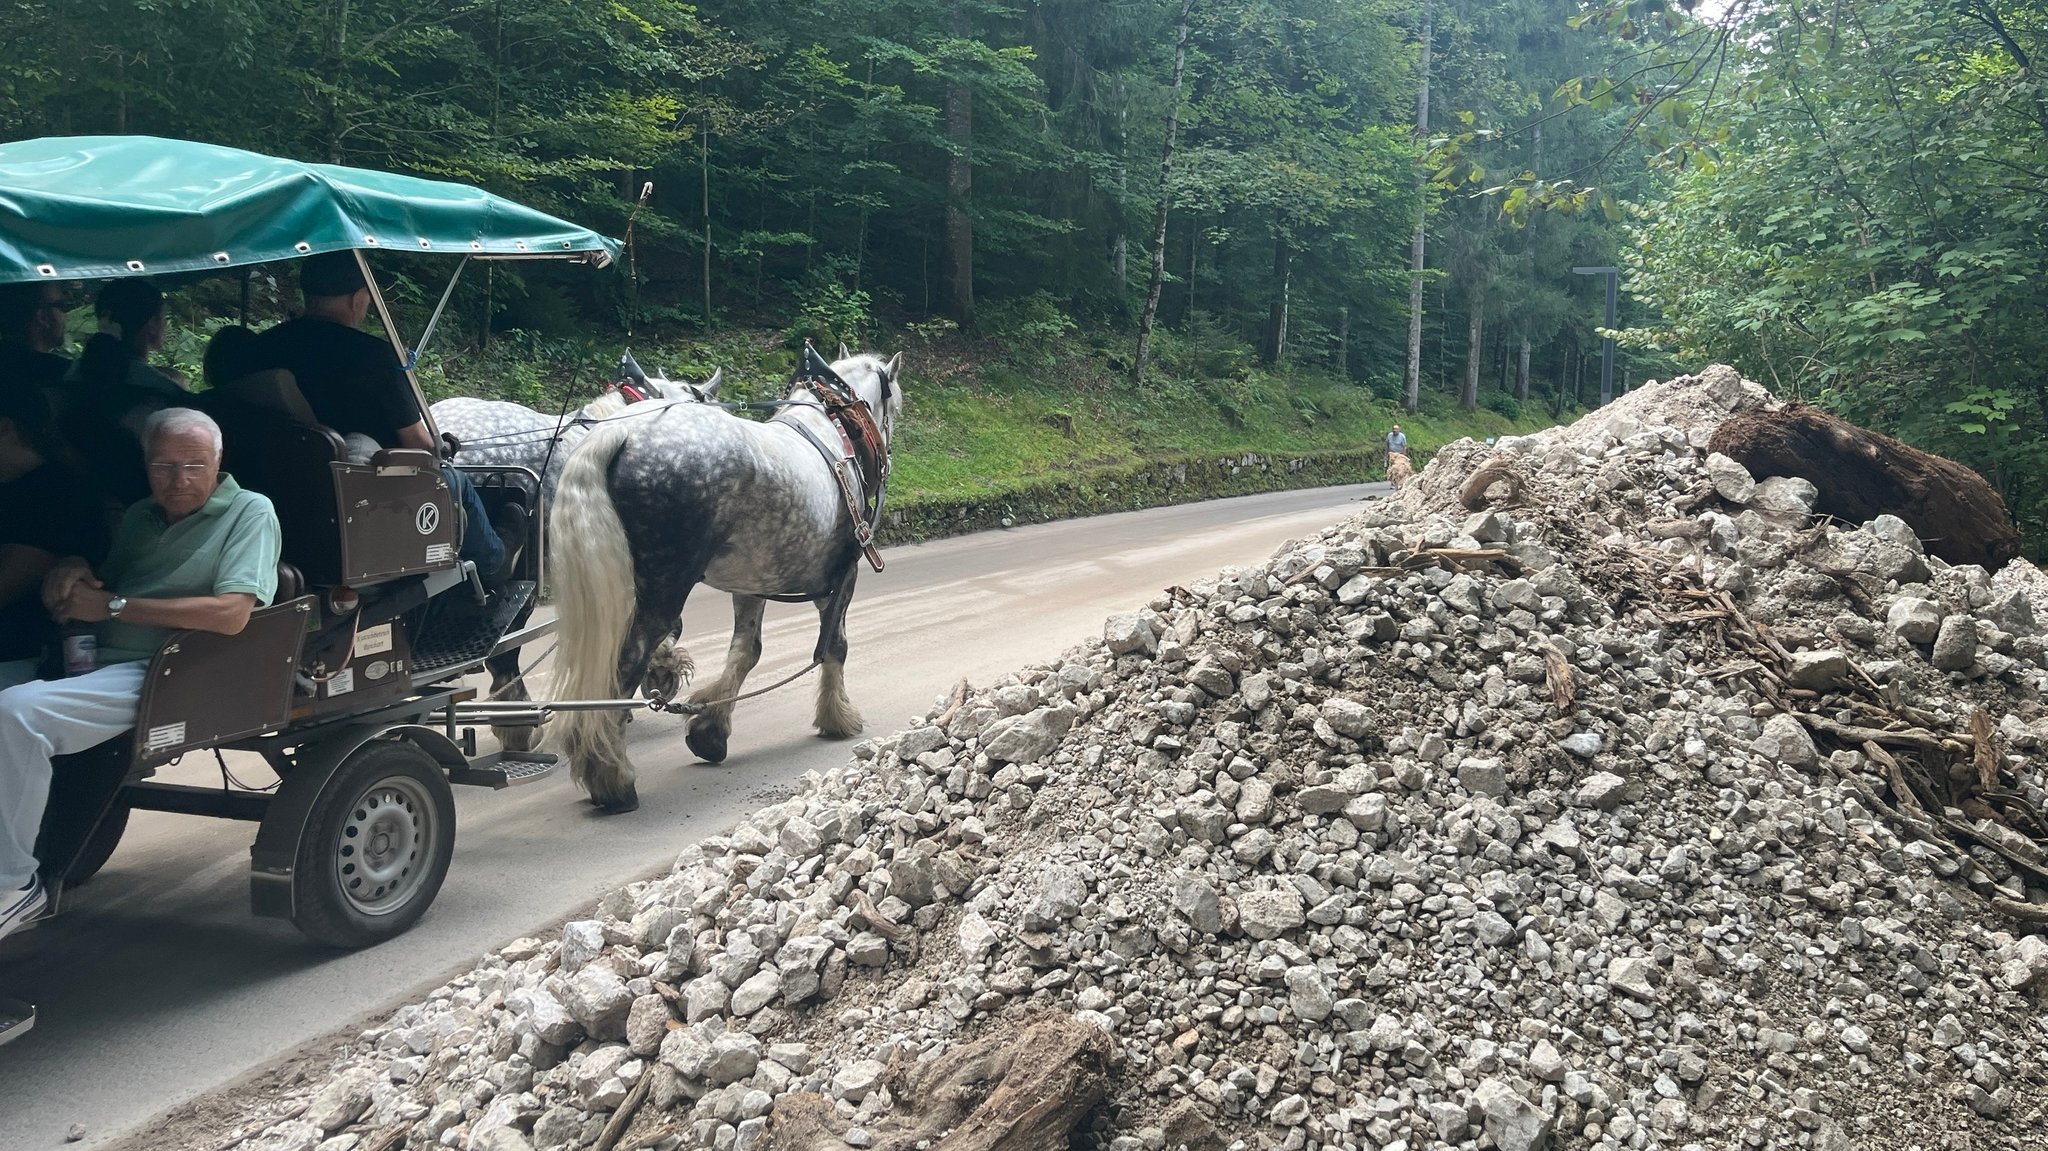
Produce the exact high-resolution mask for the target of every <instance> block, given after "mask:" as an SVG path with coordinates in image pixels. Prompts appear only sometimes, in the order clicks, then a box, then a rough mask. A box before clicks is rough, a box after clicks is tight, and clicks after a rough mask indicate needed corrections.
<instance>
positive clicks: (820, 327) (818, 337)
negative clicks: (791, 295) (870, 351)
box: [789, 278, 875, 355]
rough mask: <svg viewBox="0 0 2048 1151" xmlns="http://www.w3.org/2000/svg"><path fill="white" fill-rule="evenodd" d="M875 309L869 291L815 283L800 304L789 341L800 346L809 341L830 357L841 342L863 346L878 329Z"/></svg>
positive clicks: (822, 280) (818, 281) (825, 282)
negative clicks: (870, 334)
mask: <svg viewBox="0 0 2048 1151" xmlns="http://www.w3.org/2000/svg"><path fill="white" fill-rule="evenodd" d="M873 309H874V301H873V300H871V299H870V298H869V297H868V294H867V293H866V292H863V291H860V290H858V289H854V288H848V287H846V286H845V285H843V284H840V283H838V282H836V281H832V280H827V279H822V278H821V279H818V280H815V281H814V282H813V283H812V285H811V288H810V290H809V291H807V292H805V293H804V295H803V297H802V301H801V302H800V303H799V304H798V305H797V318H796V323H794V324H792V325H791V326H790V329H789V341H790V343H791V344H801V343H802V342H803V341H804V340H806V339H808V340H810V341H811V342H812V343H814V344H816V345H817V346H818V347H819V348H820V349H822V350H823V351H824V352H825V353H826V354H827V355H830V354H831V353H832V350H833V349H834V348H836V347H837V346H838V345H839V343H840V342H841V341H844V342H846V343H848V344H852V345H855V346H858V345H861V344H863V343H865V342H866V337H867V334H868V332H869V331H870V330H872V329H873V328H874V326H875V317H874V310H873Z"/></svg>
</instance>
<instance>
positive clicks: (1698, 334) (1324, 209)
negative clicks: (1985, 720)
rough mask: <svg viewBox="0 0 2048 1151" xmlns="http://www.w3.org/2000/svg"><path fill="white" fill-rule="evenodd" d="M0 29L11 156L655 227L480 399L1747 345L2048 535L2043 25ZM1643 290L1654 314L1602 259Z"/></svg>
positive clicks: (1199, 13) (1541, 378)
mask: <svg viewBox="0 0 2048 1151" xmlns="http://www.w3.org/2000/svg"><path fill="white" fill-rule="evenodd" d="M0 23H4V24H5V25H6V32H7V36H6V39H7V42H8V43H9V44H10V45H11V46H12V49H13V51H12V55H13V59H12V60H11V61H10V67H9V69H8V70H7V71H6V72H5V74H0V139H18V138H25V137H33V136H43V135H69V134H94V133H149V134H156V135H165V136H177V137H185V138H191V139H200V140H208V141H213V142H217V143H223V144H230V145H235V146H241V147H247V148H252V149H255V150H258V151H264V152H269V153H273V154H279V155H286V156H292V157H296V158H301V159H308V160H316V161H329V162H338V163H344V164H352V165H359V166H365V167H373V168H384V169H391V170H398V171H405V172H412V173H418V174H422V175H429V176H438V177H445V178H450V179H458V180H463V181H467V182H472V183H476V184H480V185H482V186H485V187H488V188H491V189H492V190H494V191H498V192H502V193H505V194H507V195H510V196H513V197H515V198H518V199H520V200H523V201H526V202H530V203H533V204H535V205H536V206H540V207H543V208H547V209H550V210H553V211H556V212H558V213H560V214H563V215H566V216H569V217H571V218H573V219H576V220H577V221H578V222H581V223H584V224H587V225H589V226H592V227H596V228H599V229H602V230H605V231H607V232H609V233H611V234H613V235H629V236H630V239H631V245H630V258H629V260H628V261H627V264H628V267H627V268H626V269H625V274H623V275H616V276H607V277H601V278H599V277H573V276H568V275H564V274H559V273H555V272H547V271H521V272H517V273H515V272H513V271H511V270H507V269H499V270H495V271H493V272H491V273H490V274H488V275H480V276H474V277H471V278H469V279H468V280H466V281H465V282H464V284H463V287H462V291H461V293H460V294H459V295H458V297H457V303H456V307H455V309H454V310H453V314H452V316H451V318H450V319H449V320H447V321H444V328H443V331H444V335H442V336H441V337H438V339H440V340H442V341H444V347H443V350H442V355H443V358H444V360H447V359H451V358H457V359H466V361H467V362H468V363H469V364H470V365H471V366H472V371H471V373H470V377H469V378H471V379H475V378H477V376H478V373H476V372H475V371H474V370H473V368H474V365H477V364H489V365H492V366H493V370H492V373H490V374H491V375H492V378H493V379H494V380H499V381H505V380H514V381H516V380H521V379H524V380H527V381H528V385H527V389H526V390H527V391H529V392H530V391H531V390H532V386H531V382H532V381H533V380H535V379H540V378H544V377H546V376H547V374H548V371H549V370H552V368H550V365H551V364H553V365H554V366H556V367H558V366H559V364H558V363H557V361H559V359H560V357H562V356H563V355H566V354H568V353H565V352H564V351H563V349H564V348H565V347H570V346H580V345H572V343H571V342H572V341H575V340H589V339H592V338H601V339H611V338H612V337H611V334H612V333H622V334H623V333H632V334H634V337H635V338H637V339H641V340H667V341H677V342H681V343H680V344H679V345H678V346H690V342H692V341H695V342H697V343H698V344H700V345H702V346H706V347H708V346H713V345H716V344H718V342H719V341H725V344H724V345H722V346H726V347H730V346H731V344H732V342H733V341H737V340H748V341H752V343H753V344H754V345H757V346H774V347H780V348H787V347H791V346H795V344H796V343H797V342H800V341H801V340H802V339H803V338H806V337H809V338H815V339H818V340H820V341H821V342H823V343H828V344H829V343H830V342H835V341H837V340H840V339H846V340H850V341H854V342H868V343H881V344H886V345H891V346H896V345H904V344H913V345H915V346H917V347H918V348H920V349H921V350H923V351H924V352H925V353H926V355H927V358H928V359H931V360H938V361H945V360H947V359H948V357H951V356H964V355H969V354H970V353H972V354H980V355H989V356H995V357H997V358H1001V359H1006V360H1007V362H1008V363H1009V364H1010V366H1011V368H1012V369H1013V370H1012V371H1011V372H1009V373H1008V377H1016V376H1020V375H1022V376H1030V377H1032V378H1034V379H1038V380H1039V381H1040V382H1041V383H1044V382H1046V381H1050V383H1049V384H1048V385H1047V386H1053V387H1071V388H1075V389H1082V390H1092V391H1093V392H1094V393H1096V394H1097V398H1098V399H1099V400H1101V401H1102V402H1103V403H1107V404H1110V405H1112V406H1113V405H1115V404H1117V403H1123V402H1130V403H1136V402H1138V401H1140V400H1142V399H1145V398H1147V397H1158V396H1166V397H1181V398H1183V399H1187V400H1190V401H1191V402H1199V403H1201V404H1204V405H1207V406H1208V407H1209V408H1211V409H1215V410H1220V411H1222V412H1223V413H1224V415H1225V416H1226V417H1228V418H1230V419H1234V420H1236V421H1238V422H1240V423H1241V422H1244V421H1251V422H1254V423H1256V422H1257V421H1259V420H1261V419H1265V418H1267V413H1270V412H1272V411H1274V410H1276V406H1277V408H1278V409H1280V410H1291V411H1292V412H1294V413H1295V414H1297V415H1299V416H1300V417H1301V418H1302V419H1304V420H1308V419H1312V418H1313V417H1315V416H1317V415H1318V414H1324V415H1327V414H1328V412H1329V411H1332V410H1334V409H1335V408H1336V407H1338V406H1340V403H1339V401H1338V400H1332V399H1331V398H1330V397H1332V396H1339V397H1341V396H1342V395H1345V394H1350V393H1355V394H1357V395H1358V396H1361V397H1365V398H1367V399H1369V400H1371V401H1373V402H1376V403H1379V404H1381V405H1383V407H1382V408H1381V409H1374V410H1384V411H1389V412H1398V411H1400V410H1403V409H1405V410H1406V411H1409V412H1421V413H1423V414H1427V413H1428V412H1429V411H1431V410H1439V411H1451V412H1454V413H1455V412H1456V411H1460V410H1462V411H1468V412H1469V411H1475V410H1480V411H1485V410H1491V411H1492V412H1495V413H1499V414H1501V415H1503V416H1506V417H1522V416H1524V415H1525V414H1526V415H1528V416H1535V415H1537V414H1539V412H1540V411H1547V412H1548V413H1550V414H1552V415H1555V414H1560V413H1563V412H1565V411H1567V410H1569V409H1571V408H1574V407H1578V406H1583V405H1589V404H1592V403H1595V402H1597V401H1598V398H1599V369H1600V351H1601V341H1602V338H1603V336H1610V335H1611V336H1614V337H1616V338H1617V339H1618V341H1619V344H1620V351H1619V356H1618V367H1617V372H1616V386H1617V390H1619V389H1620V388H1621V387H1623V386H1625V385H1626V384H1627V383H1628V382H1631V381H1633V382H1640V381H1641V380H1642V379H1644V378H1648V377H1656V376H1660V375H1664V374H1670V373H1675V372H1679V371H1686V370H1693V369H1696V368H1697V367H1700V366H1703V365H1704V364H1705V363H1708V362H1711V361H1714V360H1722V361H1726V362H1730V363H1733V364H1735V365H1736V366H1738V367H1739V368H1741V369H1742V370H1743V371H1744V373H1745V374H1747V375H1749V376H1751V377H1753V378H1755V379H1758V380H1759V381H1761V382H1764V383H1765V384H1767V385H1769V386H1770V387H1772V388H1773V389H1774V390H1776V391H1778V392H1779V393H1780V394H1782V395H1785V396H1788V397H1794V396H1796V397H1799V398H1804V399H1807V400H1810V401H1813V402H1816V403H1820V404H1822V405H1825V406H1827V407H1830V408H1832V409H1835V410H1837V411H1840V412H1843V413H1844V414H1846V415H1849V416H1851V417H1852V418H1855V419H1857V420H1860V421H1862V422H1865V423H1867V424H1869V425H1871V426H1873V427H1877V428H1880V429H1882V430H1885V431H1888V432H1891V433H1893V434H1895V435H1898V436H1900V437H1902V438H1904V439H1907V440H1909V441H1911V442H1914V443H1917V444H1920V445H1922V446H1925V447H1928V448H1930V449H1932V450H1936V451H1940V452H1943V453H1946V454H1950V455H1953V456H1955V457H1957V458H1959V459H1963V460H1965V461H1967V462H1968V463H1970V464H1971V465H1972V466H1974V467H1976V468H1978V469H1979V470H1980V471H1982V472H1983V473H1984V474H1985V475H1987V476H1988V477H1989V478H1991V479H1992V480H1993V482H1994V483H1995V484H1997V485H1998V486H1999V487H2000V489H2001V490H2002V491H2003V492H2004V493H2005V495H2006V497H2007V499H2008V501H2009V502H2010V503H2011V504H2012V506H2013V508H2014V511H2015V512H2016V514H2018V515H2019V516H2020V518H2021V519H2022V521H2023V522H2024V523H2025V525H2026V526H2028V527H2029V528H2037V527H2039V526H2040V525H2041V524H2042V522H2043V520H2044V518H2048V490H2044V487H2043V485H2042V483H2041V481H2040V479H2039V478H2038V477H2040V476H2041V475H2042V474H2043V469H2042V467H2041V464H2042V463H2043V462H2044V460H2043V454H2044V451H2048V444H2044V441H2043V439H2042V437H2041V435H2040V434H2039V432H2038V430H2037V429H2038V428H2039V427H2040V426H2041V423H2042V420H2041V417H2042V416H2043V415H2048V381H2044V379H2043V376H2042V373H2041V372H2040V371H2038V370H2036V365H2038V364H2039V363H2040V362H2041V359H2042V353H2043V351H2044V350H2048V349H2044V347H2043V343H2044V341H2048V326H2044V325H2043V324H2042V323H2040V322H2039V316H2040V315H2041V313H2042V312H2043V310H2044V308H2043V305H2044V303H2048V301H2044V300H2043V299H2042V293H2043V291H2044V288H2043V286H2042V285H2043V284H2044V282H2048V280H2044V276H2043V275H2042V271H2043V269H2042V268H2041V267H2040V265H2041V263H2042V262H2043V258H2044V253H2048V246H2044V235H2043V228H2042V214H2043V212H2044V210H2048V209H2044V207H2043V204H2044V199H2043V197H2042V195H2041V192H2042V190H2043V182H2044V176H2048V90H2044V88H2043V84H2042V81H2041V79H2040V78H2039V77H2038V75H2037V73H2036V70H2035V69H2034V68H2033V60H2032V58H2033V55H2034V53H2035V52H2037V51H2039V50H2041V48H2042V47H2043V46H2044V40H2048V6H2044V5H2041V4H2039V3H2020V2H2013V0H1859V2H1857V3H1854V4H1842V3H1817V2H1809V0H1720V2H1718V3H1700V4H1697V5H1695V4H1693V3H1688V2H1686V0H1623V2H1617V3H1604V4H1603V3H1571V2H1567V0H1399V2H1397V0H1039V2H1028V0H796V2H785V3H773V4H770V3H758V2H747V0H706V2H704V3H700V4H695V5H691V4H683V3H677V2H674V0H449V2H445V3H437V4H421V3H418V2H417V0H54V2H47V3H38V2H28V0H7V2H5V3H4V4H0ZM650 187H651V191H649V189H650ZM1610 266H1611V267H1618V268H1619V269H1620V273H1619V279H1620V285H1621V291H1622V298H1621V313H1620V319H1619V321H1618V323H1617V325H1616V328H1615V329H1607V328H1604V327H1603V316H1602V308H1603V304H1604V292H1605V283H1604V277H1602V276H1600V275H1585V274H1578V273H1575V272H1574V269H1575V268H1581V269H1584V268H1600V267H1610ZM402 270H403V269H401V271H402ZM271 287H272V288H273V289H274V288H275V285H272V286H271ZM421 290H422V291H423V290H424V289H421ZM273 302H274V303H278V302H280V301H278V300H277V299H276V298H275V293H274V291H273ZM446 333H452V334H446ZM976 349H978V350H979V351H978V352H977V351H974V350H976ZM458 353H459V354H458ZM550 357H554V359H553V360H551V359H550ZM536 364H538V365H540V367H538V368H536V367H535V366H534V365H536ZM448 374H449V376H450V377H451V378H453V377H456V376H458V375H460V374H461V373H460V371H459V370H458V369H456V368H453V367H451V368H450V369H449V373H448ZM1003 378H1006V377H1005V375H1004V374H1003V373H991V374H986V375H985V376H984V377H983V384H984V386H987V387H994V388H997V389H1000V387H1001V382H1000V381H1001V380H1002V379H1003ZM991 381H994V382H991ZM1305 381H1307V382H1312V383H1313V384H1314V387H1313V388H1312V389H1309V390H1306V391H1304V390H1303V389H1304V388H1306V387H1307V384H1306V383H1304V382H1305ZM478 386H484V385H481V384H479V385H478ZM489 386H490V387H491V388H494V389H496V390H501V391H504V390H510V391H515V392H516V391H519V390H520V389H519V388H517V387H513V386H511V385H510V384H504V383H498V384H491V385H489ZM1361 410H1362V409H1361Z"/></svg>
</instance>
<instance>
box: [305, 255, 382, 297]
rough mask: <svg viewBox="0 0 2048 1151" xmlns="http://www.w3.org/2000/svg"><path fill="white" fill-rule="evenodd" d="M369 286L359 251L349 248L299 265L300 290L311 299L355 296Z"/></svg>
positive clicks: (311, 258)
mask: <svg viewBox="0 0 2048 1151" xmlns="http://www.w3.org/2000/svg"><path fill="white" fill-rule="evenodd" d="M368 286H369V285H367V284H365V283H364V282H363V270H362V268H361V267H359V266H358V265H357V264H356V254H355V252H353V251H350V250H347V249H344V250H342V251H339V252H322V253H320V254H319V255H317V256H308V257H306V259H305V260H304V261H303V262H302V263H300V264H299V291H300V292H301V293H303V294H305V295H308V296H353V295H355V294H356V293H357V292H359V291H361V290H362V289H363V288H365V287H368Z"/></svg>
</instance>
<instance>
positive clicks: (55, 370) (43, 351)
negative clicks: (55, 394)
mask: <svg viewBox="0 0 2048 1151" xmlns="http://www.w3.org/2000/svg"><path fill="white" fill-rule="evenodd" d="M63 346H64V286H63V285H62V284H51V283H38V284H5V285H0V383H19V384H26V385H28V386H29V387H33V388H39V389H41V390H43V391H46V392H47V391H54V390H56V388H57V387H58V386H59V385H61V384H62V383H63V382H64V373H65V372H67V371H69V370H70V368H71V361H70V360H67V359H65V358H64V357H63V356H61V355H58V354H57V352H58V349H60V348H62V347H63Z"/></svg>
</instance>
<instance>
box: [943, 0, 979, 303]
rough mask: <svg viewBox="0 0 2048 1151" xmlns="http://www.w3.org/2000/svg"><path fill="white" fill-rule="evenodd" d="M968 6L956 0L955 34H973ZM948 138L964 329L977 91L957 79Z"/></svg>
mask: <svg viewBox="0 0 2048 1151" xmlns="http://www.w3.org/2000/svg"><path fill="white" fill-rule="evenodd" d="M973 32H974V30H973V28H972V27H971V26H970V25H969V23H968V20H967V9H966V8H965V7H964V6H962V5H961V3H960V2H959V0H954V4H953V35H954V36H955V37H957V38H959V39H962V40H965V39H967V38H968V37H970V36H972V35H973ZM946 139H947V140H949V141H951V143H952V145H953V150H952V152H951V153H950V154H949V155H948V156H947V157H946V267H947V269H948V271H949V272H950V274H951V279H952V283H951V285H950V287H951V288H952V292H953V320H954V322H955V323H957V324H959V325H960V330H961V331H963V332H964V331H968V330H969V329H971V328H973V327H974V222H973V221H972V220H970V219H968V217H967V206H968V203H969V202H970V201H971V199H972V198H973V194H974V156H973V152H974V93H973V91H972V90H970V89H969V88H968V87H967V85H966V84H964V83H959V82H956V83H954V84H952V85H950V86H949V87H947V89H946Z"/></svg>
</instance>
